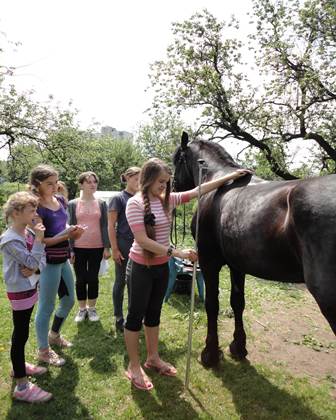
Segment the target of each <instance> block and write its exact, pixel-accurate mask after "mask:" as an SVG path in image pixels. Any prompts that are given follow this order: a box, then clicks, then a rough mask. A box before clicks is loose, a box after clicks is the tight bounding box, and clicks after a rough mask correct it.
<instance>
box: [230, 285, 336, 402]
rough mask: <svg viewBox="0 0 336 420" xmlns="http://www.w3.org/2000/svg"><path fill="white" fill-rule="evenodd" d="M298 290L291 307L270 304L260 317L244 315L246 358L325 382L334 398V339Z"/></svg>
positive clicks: (307, 295) (308, 298)
mask: <svg viewBox="0 0 336 420" xmlns="http://www.w3.org/2000/svg"><path fill="white" fill-rule="evenodd" d="M300 288H302V293H303V299H302V300H301V301H300V302H297V303H296V304H295V305H294V304H293V305H291V304H285V303H284V302H279V301H274V300H272V301H269V302H267V301H266V302H264V304H263V308H262V314H258V315H256V314H255V313H253V312H252V311H249V310H248V309H247V310H246V311H245V314H244V319H245V320H246V327H247V328H246V331H247V349H248V352H249V354H248V357H247V358H248V360H249V361H250V362H251V363H252V364H254V363H263V364H266V365H268V366H270V367H274V366H277V367H283V368H284V369H286V370H287V371H288V372H290V373H292V374H294V375H295V376H300V377H306V378H308V379H309V381H310V382H312V383H314V382H315V383H317V382H320V381H321V380H323V379H325V380H327V381H328V382H330V383H332V384H333V387H334V390H333V392H332V394H333V397H334V398H336V339H335V335H334V334H333V332H332V330H331V329H330V326H329V324H328V322H327V321H326V320H325V318H324V317H323V315H322V314H321V312H320V309H319V307H318V305H317V303H316V302H315V301H314V299H313V297H312V296H311V294H310V293H309V292H308V291H307V290H306V289H305V287H304V286H300ZM225 323H226V322H225ZM225 329H226V327H225ZM227 332H228V331H227V330H226V331H225V333H224V334H225V337H226V338H227ZM232 332H233V331H231V334H232ZM229 339H230V340H231V338H229Z"/></svg>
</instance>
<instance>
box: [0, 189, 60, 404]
mask: <svg viewBox="0 0 336 420" xmlns="http://www.w3.org/2000/svg"><path fill="white" fill-rule="evenodd" d="M37 204H38V200H37V199H36V198H35V197H34V196H33V195H32V194H30V193H28V192H23V191H21V192H18V193H15V194H12V195H11V196H10V197H9V199H8V200H7V203H6V204H5V205H4V208H3V210H4V214H5V216H6V221H8V219H10V220H11V226H10V227H9V228H8V229H7V230H6V231H5V232H4V233H3V235H2V236H1V242H0V248H1V251H2V253H3V277H4V281H5V284H6V289H7V296H8V299H9V301H10V303H11V307H12V316H13V326H14V328H13V334H12V343H11V350H10V356H11V361H12V365H13V372H12V374H13V376H14V378H15V380H16V387H15V389H14V392H13V397H14V398H15V399H17V400H20V401H26V402H30V403H33V402H44V401H48V400H50V398H51V397H52V394H50V392H46V391H43V390H42V389H41V388H39V387H38V386H37V385H35V384H33V383H32V382H30V381H29V380H28V376H30V375H41V374H43V373H45V372H46V371H47V369H46V368H44V367H41V366H35V365H32V364H30V363H26V362H25V345H26V342H27V340H28V337H29V323H30V317H31V314H32V312H33V309H34V305H35V303H36V301H37V298H38V293H37V287H36V281H37V278H36V275H34V273H35V272H36V271H37V270H39V269H40V268H41V267H42V265H41V264H43V260H44V245H43V244H42V240H43V236H44V230H45V228H44V226H43V225H42V223H37V224H35V225H34V227H33V228H32V230H30V229H27V225H31V226H32V225H33V220H34V218H35V217H36V216H37V214H36V208H37Z"/></svg>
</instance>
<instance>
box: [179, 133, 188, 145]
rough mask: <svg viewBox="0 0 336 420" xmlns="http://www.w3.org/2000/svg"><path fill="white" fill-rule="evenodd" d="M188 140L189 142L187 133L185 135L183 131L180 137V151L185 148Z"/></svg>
mask: <svg viewBox="0 0 336 420" xmlns="http://www.w3.org/2000/svg"><path fill="white" fill-rule="evenodd" d="M188 140H189V136H188V133H186V132H185V131H183V133H182V137H181V147H182V149H185V148H186V147H187V145H188Z"/></svg>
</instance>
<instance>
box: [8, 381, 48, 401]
mask: <svg viewBox="0 0 336 420" xmlns="http://www.w3.org/2000/svg"><path fill="white" fill-rule="evenodd" d="M13 398H15V399H16V400H18V401H25V402H28V403H40V402H46V401H49V400H50V399H51V398H52V394H51V393H50V392H47V391H43V389H41V388H39V387H38V386H37V385H35V384H32V383H31V382H28V383H27V386H26V388H25V389H23V390H22V391H19V390H18V388H17V386H16V387H15V389H14V392H13Z"/></svg>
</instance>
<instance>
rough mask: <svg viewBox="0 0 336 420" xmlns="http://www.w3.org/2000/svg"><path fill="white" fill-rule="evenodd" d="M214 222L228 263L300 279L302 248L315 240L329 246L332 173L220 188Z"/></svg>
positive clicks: (334, 220)
mask: <svg viewBox="0 0 336 420" xmlns="http://www.w3.org/2000/svg"><path fill="white" fill-rule="evenodd" d="M217 223H219V224H220V226H221V229H220V232H219V235H220V240H219V242H220V245H221V247H222V252H223V254H224V256H225V260H226V261H227V263H228V264H229V265H230V266H232V267H234V268H236V269H239V270H241V271H243V272H246V273H249V274H253V275H255V276H259V277H262V278H266V279H273V280H279V281H291V282H301V281H304V267H303V261H302V256H303V254H304V252H306V251H305V250H306V249H312V248H315V244H318V245H319V246H320V247H321V246H323V248H325V247H327V246H329V247H332V246H333V249H335V247H334V245H335V239H336V235H335V231H336V176H326V177H320V178H314V179H309V180H306V181H289V182H288V181H287V182H286V181H283V182H282V181H281V182H268V183H263V184H255V185H250V186H246V187H244V188H238V189H232V190H230V191H228V192H227V193H225V192H224V194H223V195H222V197H221V198H220V215H219V219H218V221H217ZM323 238H327V241H326V242H327V243H325V244H323V241H324V239H323ZM314 252H315V250H314Z"/></svg>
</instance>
